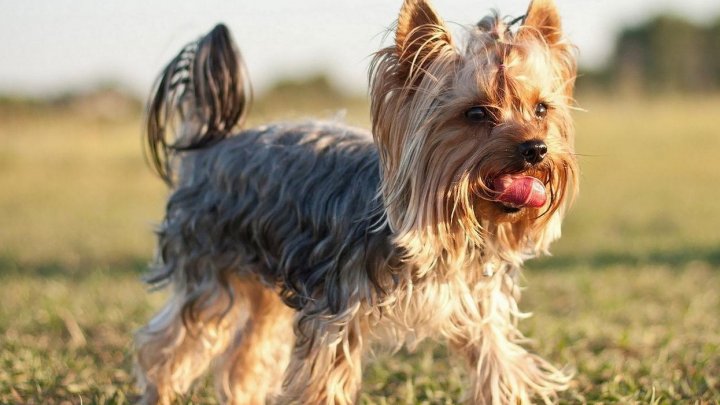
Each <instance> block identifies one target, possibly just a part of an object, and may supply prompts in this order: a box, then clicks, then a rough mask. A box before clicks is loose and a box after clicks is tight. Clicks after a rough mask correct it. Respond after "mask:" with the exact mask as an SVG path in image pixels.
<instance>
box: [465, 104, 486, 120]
mask: <svg viewBox="0 0 720 405" xmlns="http://www.w3.org/2000/svg"><path fill="white" fill-rule="evenodd" d="M465 117H466V118H467V119H469V120H470V121H472V122H484V121H488V120H489V119H490V112H489V111H488V110H487V108H485V107H480V106H475V107H471V108H470V109H469V110H467V111H465Z"/></svg>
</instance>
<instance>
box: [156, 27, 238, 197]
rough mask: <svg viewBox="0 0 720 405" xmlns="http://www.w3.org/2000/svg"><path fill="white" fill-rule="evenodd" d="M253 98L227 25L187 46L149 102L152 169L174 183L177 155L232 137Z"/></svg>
mask: <svg viewBox="0 0 720 405" xmlns="http://www.w3.org/2000/svg"><path fill="white" fill-rule="evenodd" d="M251 98H252V89H251V87H250V82H249V80H248V76H247V72H246V69H245V64H244V63H243V60H242V57H241V56H240V52H239V51H238V50H237V47H236V46H235V44H234V43H233V40H232V38H231V35H230V31H229V30H228V29H227V27H225V25H223V24H218V25H217V26H216V27H215V28H213V29H212V31H210V32H209V33H208V34H207V35H205V36H204V37H201V38H200V39H198V40H197V41H195V42H191V43H190V44H188V45H186V46H185V47H184V48H183V49H182V51H180V53H179V54H178V55H177V56H176V57H175V58H173V60H171V61H170V63H169V64H168V65H167V66H166V67H165V69H164V70H163V71H162V74H161V75H160V77H159V78H158V80H157V82H156V84H155V88H154V90H153V92H152V93H151V98H150V101H149V102H148V108H147V114H146V146H147V148H146V156H147V158H148V160H149V161H150V163H151V164H152V167H153V169H154V170H155V171H156V172H157V173H158V175H159V176H160V177H161V178H162V179H163V180H164V181H165V182H166V183H167V184H168V185H172V184H173V180H174V173H173V172H174V167H173V166H174V165H175V163H174V160H175V159H173V157H175V156H176V155H178V154H179V153H181V152H184V151H189V150H195V149H200V148H203V147H205V146H209V145H211V144H213V143H215V142H217V141H220V140H222V139H224V138H226V137H228V136H229V135H230V134H231V133H232V132H233V130H234V129H237V128H239V127H240V126H241V125H242V123H243V121H244V120H245V117H246V116H247V110H248V107H249V104H250V101H251Z"/></svg>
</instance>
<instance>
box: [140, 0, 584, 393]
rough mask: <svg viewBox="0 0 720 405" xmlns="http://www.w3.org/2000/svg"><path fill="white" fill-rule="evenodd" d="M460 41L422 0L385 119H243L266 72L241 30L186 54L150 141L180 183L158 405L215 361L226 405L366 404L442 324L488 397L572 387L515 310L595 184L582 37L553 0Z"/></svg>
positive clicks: (165, 265) (414, 5)
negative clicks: (248, 124)
mask: <svg viewBox="0 0 720 405" xmlns="http://www.w3.org/2000/svg"><path fill="white" fill-rule="evenodd" d="M458 36H463V37H464V38H463V39H462V41H459V40H456V39H455V34H451V32H450V31H449V30H448V28H447V26H446V25H445V23H444V22H443V20H442V19H441V18H440V17H439V16H438V14H437V12H436V11H435V10H434V9H433V7H432V6H431V5H430V4H429V1H428V0H404V3H403V4H402V6H401V10H400V14H399V18H398V21H397V25H396V27H395V28H394V43H393V44H392V45H391V46H388V47H387V48H384V49H382V50H380V51H379V52H377V53H376V54H375V56H374V58H373V60H372V63H371V66H370V74H369V82H370V99H371V115H372V130H371V132H367V131H365V130H361V129H356V128H352V127H350V126H346V125H344V124H341V123H337V122H320V121H309V122H304V123H277V124H272V125H267V126H261V127H258V128H253V129H246V128H243V122H244V120H245V117H246V116H247V110H248V106H249V104H250V95H251V91H250V85H249V83H248V79H247V73H246V69H245V67H244V64H243V60H242V58H241V56H240V53H239V52H238V51H237V48H236V46H235V45H234V43H233V41H232V39H231V36H230V33H229V31H228V29H227V28H226V27H225V26H223V25H218V26H217V27H215V28H214V29H213V30H212V31H211V32H210V33H209V34H207V35H206V36H204V37H202V38H200V39H199V40H197V41H196V42H193V43H191V44H189V45H188V46H186V47H185V48H183V50H182V51H181V52H180V53H179V54H178V55H177V57H175V58H174V59H173V60H172V61H171V62H170V63H169V64H168V66H167V67H166V68H165V70H164V71H163V72H162V74H161V76H160V79H159V80H158V82H157V84H156V88H155V90H154V92H153V95H152V96H151V100H150V102H149V106H148V112H147V118H146V121H147V131H146V132H147V137H146V138H147V142H146V145H147V148H146V150H147V155H148V156H149V159H150V161H151V162H152V165H153V167H154V168H155V169H156V171H157V172H158V173H159V174H160V176H161V177H162V178H163V179H164V180H165V181H166V182H167V183H168V184H169V185H170V186H171V188H172V193H171V196H170V197H169V200H168V202H167V212H166V215H165V217H164V220H163V221H162V224H161V225H160V226H159V229H158V231H157V233H158V239H159V244H158V249H157V254H156V260H155V262H154V265H153V267H152V272H151V273H150V274H149V276H148V282H149V283H150V284H151V285H152V286H156V287H162V286H170V288H171V297H170V299H169V302H168V303H167V304H166V306H165V307H164V308H163V309H162V310H161V311H160V312H159V313H158V314H156V315H155V316H154V318H152V320H150V321H149V323H148V324H147V325H146V326H144V327H143V328H141V329H140V330H139V331H138V332H137V335H136V338H135V345H136V365H137V366H136V367H137V374H138V379H139V385H140V388H141V391H142V398H141V400H140V402H143V403H163V404H165V403H168V402H171V401H173V399H174V398H176V397H177V396H178V395H181V394H183V393H184V392H186V391H187V390H188V388H189V387H190V386H191V384H192V383H193V381H194V380H196V379H197V378H198V377H199V376H201V375H203V374H204V373H205V372H206V371H207V370H208V369H211V370H212V372H213V373H214V377H215V378H214V381H215V387H216V390H217V395H218V397H219V400H220V401H221V402H224V403H237V404H261V403H277V404H295V403H297V404H351V403H355V402H356V400H357V398H358V392H359V390H360V388H361V379H362V363H363V361H364V353H366V352H367V351H368V348H369V347H370V346H371V345H372V344H376V345H379V346H384V347H390V348H400V347H402V346H407V347H409V348H410V349H412V348H413V346H414V345H416V344H417V343H418V342H420V341H422V340H423V339H425V338H429V337H435V338H438V339H441V340H443V341H446V342H447V343H448V345H449V346H450V347H451V348H452V349H454V350H455V352H456V353H458V354H459V355H460V356H461V357H462V358H464V359H466V360H467V362H468V374H469V381H470V384H469V387H468V389H467V392H466V398H465V400H466V401H467V402H469V403H476V404H485V403H488V404H490V403H492V404H505V403H518V402H520V403H530V402H534V401H538V400H540V401H544V402H552V401H554V400H556V399H557V394H558V392H560V391H562V390H564V389H567V387H568V384H569V381H570V380H571V376H569V373H568V372H566V371H563V370H561V369H558V368H556V367H554V366H553V365H551V364H550V363H549V362H547V361H546V360H543V359H542V358H541V357H539V356H537V355H535V354H532V353H530V352H529V351H528V350H527V349H525V348H524V347H523V346H522V344H523V342H524V340H525V338H524V336H523V334H522V333H521V332H520V331H519V330H518V328H517V323H518V320H519V319H521V318H523V317H525V316H526V314H524V313H522V312H521V311H520V310H519V309H518V300H519V298H520V290H521V288H520V287H519V285H518V283H519V277H520V271H521V266H522V264H523V262H524V261H525V260H527V259H529V258H532V257H535V256H538V255H541V254H543V253H546V252H547V250H548V247H549V245H550V243H551V242H552V241H553V240H555V239H557V238H558V237H559V236H560V225H561V221H562V219H563V216H564V215H565V213H566V211H567V209H568V207H569V206H570V205H571V203H572V201H573V199H574V196H575V195H576V193H577V188H578V167H577V161H576V157H575V154H574V149H573V148H574V147H573V138H574V129H573V124H572V119H571V115H570V112H571V110H572V106H573V98H572V97H573V96H572V94H573V87H574V81H575V76H576V58H575V48H574V47H573V46H572V45H570V44H569V43H568V42H567V40H566V39H565V38H564V36H563V33H562V29H561V22H560V18H559V14H558V11H557V8H556V6H555V4H554V2H553V1H552V0H533V1H532V2H531V3H530V5H529V8H528V10H527V13H526V14H525V15H524V16H522V17H519V18H516V19H510V18H501V17H500V16H499V15H498V14H497V13H494V14H491V15H489V16H487V17H485V18H483V19H482V20H480V22H479V23H477V24H475V25H472V26H470V27H467V29H466V30H465V31H463V33H462V34H461V35H458ZM465 37H466V38H465Z"/></svg>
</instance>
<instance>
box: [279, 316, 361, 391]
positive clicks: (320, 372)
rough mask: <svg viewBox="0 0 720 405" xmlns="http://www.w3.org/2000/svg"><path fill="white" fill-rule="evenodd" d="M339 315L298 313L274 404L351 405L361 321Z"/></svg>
mask: <svg viewBox="0 0 720 405" xmlns="http://www.w3.org/2000/svg"><path fill="white" fill-rule="evenodd" d="M357 307H359V304H358V305H357V306H356V308H355V309H352V310H346V311H344V312H343V313H342V314H332V315H331V314H328V313H313V314H311V315H309V314H307V313H304V312H301V313H300V314H299V316H298V318H297V320H296V323H295V334H296V339H297V340H296V344H295V348H294V350H293V354H292V358H291V360H290V365H289V367H288V369H287V371H286V373H285V381H284V384H283V393H282V395H281V396H280V397H279V398H277V399H276V400H275V403H277V404H352V403H355V400H356V396H357V392H358V390H359V389H360V383H361V378H362V368H361V364H360V362H361V358H362V346H363V337H362V329H363V328H362V326H361V324H362V322H361V319H360V316H358V315H357Z"/></svg>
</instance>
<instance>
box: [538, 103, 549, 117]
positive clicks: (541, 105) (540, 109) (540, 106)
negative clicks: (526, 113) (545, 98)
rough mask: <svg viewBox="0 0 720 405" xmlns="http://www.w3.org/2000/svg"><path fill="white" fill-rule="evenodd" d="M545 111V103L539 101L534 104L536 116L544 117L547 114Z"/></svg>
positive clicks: (546, 109)
mask: <svg viewBox="0 0 720 405" xmlns="http://www.w3.org/2000/svg"><path fill="white" fill-rule="evenodd" d="M547 111H548V108H547V105H545V103H539V104H538V105H536V106H535V116H536V117H538V118H545V116H546V115H547Z"/></svg>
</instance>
